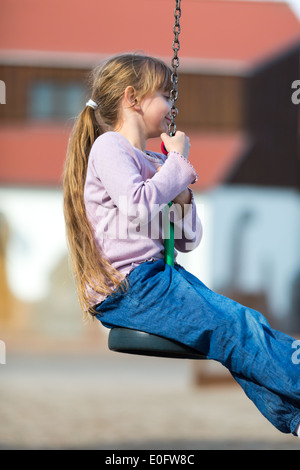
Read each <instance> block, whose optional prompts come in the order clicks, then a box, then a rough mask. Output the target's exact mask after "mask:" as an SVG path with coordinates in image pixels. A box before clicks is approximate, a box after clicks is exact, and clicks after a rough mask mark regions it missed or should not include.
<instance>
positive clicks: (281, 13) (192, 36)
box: [0, 0, 300, 64]
mask: <svg viewBox="0 0 300 470" xmlns="http://www.w3.org/2000/svg"><path fill="white" fill-rule="evenodd" d="M174 5H175V1H174V0H126V1H124V0H110V1H99V0H85V1H83V2H81V1H74V0H51V1H50V0H47V1H41V0H26V1H24V0H2V1H1V39H0V52H1V50H2V55H3V54H4V52H5V51H6V53H8V55H10V56H11V57H13V55H14V54H16V52H17V51H19V53H20V52H21V51H22V56H20V55H19V58H20V60H21V59H22V58H23V60H24V58H25V57H26V54H24V51H31V52H32V51H35V52H36V51H41V52H42V53H43V54H40V58H42V59H45V58H46V57H47V53H48V54H50V53H56V55H55V54H54V55H52V56H51V54H50V56H49V57H52V60H55V57H56V58H58V57H59V53H65V54H66V56H65V57H66V58H67V57H68V56H69V58H70V57H71V56H72V54H75V55H76V54H86V53H90V54H95V55H110V54H115V53H118V52H125V51H136V50H143V51H144V52H145V53H147V54H151V55H157V56H161V57H166V58H169V57H170V56H171V52H172V50H171V49H172V40H173V32H172V30H173V24H174ZM181 24H182V30H181V35H180V42H181V49H180V56H181V58H182V64H184V63H187V64H189V60H188V59H189V58H192V59H201V60H209V61H212V60H213V61H215V60H218V61H233V62H234V61H238V62H242V63H248V64H249V63H252V62H257V61H260V60H261V59H263V58H265V57H267V56H270V55H272V54H274V53H278V52H279V51H282V50H284V49H285V48H286V47H289V46H290V45H291V44H294V43H295V41H298V42H299V39H300V24H299V21H298V19H297V17H296V16H295V14H294V13H293V11H292V10H291V9H290V7H289V6H288V5H287V4H286V3H284V2H280V3H273V2H272V3H271V2H256V1H255V2H253V1H241V2H239V1H227V0H197V1H192V0H184V1H183V2H182V17H181ZM4 55H5V54H4ZM31 57H33V56H31ZM29 59H30V55H29ZM0 60H1V56H0Z"/></svg>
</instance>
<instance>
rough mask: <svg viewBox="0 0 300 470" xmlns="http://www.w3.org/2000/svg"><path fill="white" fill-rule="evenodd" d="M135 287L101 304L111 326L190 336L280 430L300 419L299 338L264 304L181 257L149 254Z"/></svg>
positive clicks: (187, 340)
mask: <svg viewBox="0 0 300 470" xmlns="http://www.w3.org/2000/svg"><path fill="white" fill-rule="evenodd" d="M128 280H129V289H127V290H126V291H125V292H114V293H113V294H112V295H110V296H109V297H107V298H106V299H105V301H104V302H102V303H101V304H99V305H98V306H97V312H98V313H97V315H96V316H97V318H98V319H99V320H100V321H101V322H102V324H103V325H104V326H106V327H108V328H111V327H113V326H123V327H126V328H133V329H137V330H142V331H145V332H148V333H153V334H157V335H160V336H164V337H166V338H170V339H173V340H176V341H179V342H181V343H184V344H186V345H187V346H190V347H192V348H194V349H197V350H198V351H200V352H202V353H203V354H205V355H206V356H207V358H208V359H213V360H216V361H218V362H220V363H221V364H223V365H224V366H225V367H226V368H227V369H228V370H229V371H230V372H231V374H232V376H233V377H234V378H235V380H236V381H237V382H238V383H239V384H240V385H241V386H242V388H243V389H244V391H245V393H246V394H247V396H248V397H249V398H250V399H251V400H252V401H253V403H254V404H255V405H256V406H257V408H258V409H259V410H260V412H261V413H262V414H263V415H264V416H265V417H266V418H267V419H268V420H269V421H270V422H271V423H272V424H273V425H274V426H275V427H276V428H277V429H279V430H280V431H282V432H285V433H293V434H295V431H296V428H297V425H298V423H299V422H300V364H295V363H294V362H295V361H293V360H292V355H293V352H294V350H293V347H292V344H293V342H294V341H295V340H294V339H293V338H291V337H289V336H287V335H285V334H283V333H280V332H279V331H276V330H273V329H272V328H271V327H270V325H269V324H268V322H267V321H266V319H265V318H264V317H263V316H262V315H261V314H260V313H259V312H257V311H255V310H252V309H250V308H247V307H244V306H243V305H240V304H239V303H237V302H235V301H233V300H231V299H228V298H226V297H224V296H222V295H219V294H216V293H214V292H213V291H211V290H210V289H209V288H208V287H206V286H205V285H204V284H203V283H202V282H201V281H200V280H199V279H197V278H196V277H195V276H193V275H192V274H190V273H189V272H187V271H186V270H185V269H184V268H182V267H181V266H179V265H175V267H174V268H172V267H170V266H168V265H165V263H164V261H163V260H159V261H155V262H152V261H147V262H145V263H142V264H141V265H139V266H138V267H136V268H135V269H134V270H133V271H132V272H131V273H130V274H129V276H128Z"/></svg>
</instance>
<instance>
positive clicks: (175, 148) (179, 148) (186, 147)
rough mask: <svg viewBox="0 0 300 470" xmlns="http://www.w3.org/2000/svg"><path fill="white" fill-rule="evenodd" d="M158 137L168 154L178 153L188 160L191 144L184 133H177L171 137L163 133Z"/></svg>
mask: <svg viewBox="0 0 300 470" xmlns="http://www.w3.org/2000/svg"><path fill="white" fill-rule="evenodd" d="M160 137H161V140H162V141H163V143H164V145H165V148H166V150H167V151H168V152H178V153H180V154H181V155H183V156H184V158H186V159H188V158H189V153H190V146H191V144H190V139H189V138H188V136H186V135H185V133H184V132H181V131H177V132H176V134H175V135H174V136H173V137H170V136H169V135H168V134H166V133H165V132H163V133H162V134H161V136H160Z"/></svg>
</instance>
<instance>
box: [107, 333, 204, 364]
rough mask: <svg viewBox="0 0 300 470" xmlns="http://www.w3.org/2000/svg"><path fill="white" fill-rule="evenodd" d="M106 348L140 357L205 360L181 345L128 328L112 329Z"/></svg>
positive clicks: (199, 354) (192, 350) (200, 355)
mask: <svg viewBox="0 0 300 470" xmlns="http://www.w3.org/2000/svg"><path fill="white" fill-rule="evenodd" d="M108 347H109V349H110V350H111V351H116V352H120V353H127V354H138V355H142V356H156V357H168V358H174V359H206V357H205V356H204V355H203V354H201V353H199V352H198V351H196V350H195V349H192V348H189V347H188V346H185V345H184V344H182V343H178V342H177V341H173V340H170V339H167V338H163V337H162V336H157V335H154V334H152V333H145V332H144V331H139V330H133V329H130V328H120V327H115V328H112V329H111V330H110V332H109V335H108Z"/></svg>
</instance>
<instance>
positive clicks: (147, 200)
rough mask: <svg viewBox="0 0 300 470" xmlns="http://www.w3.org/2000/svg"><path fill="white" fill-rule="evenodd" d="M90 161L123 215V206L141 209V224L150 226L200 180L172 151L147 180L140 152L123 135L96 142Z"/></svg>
mask: <svg viewBox="0 0 300 470" xmlns="http://www.w3.org/2000/svg"><path fill="white" fill-rule="evenodd" d="M90 161H91V165H92V169H93V171H94V174H95V176H96V177H97V178H99V179H100V180H101V182H102V184H103V185H104V187H105V189H106V191H107V193H108V195H109V197H110V198H111V199H112V201H113V203H114V204H115V205H116V206H117V207H118V208H119V210H120V211H121V212H122V211H123V205H124V206H126V210H127V207H128V208H130V207H135V208H137V207H138V212H137V214H138V219H139V223H141V224H146V223H148V222H149V220H151V218H152V217H154V216H155V215H156V214H157V213H158V212H159V210H161V209H162V207H163V206H164V205H166V204H168V202H169V201H172V200H173V199H174V198H175V197H176V196H177V195H178V194H179V193H180V192H182V191H183V190H184V189H185V188H186V187H187V186H188V185H189V184H191V183H193V182H194V181H195V180H196V178H197V175H196V173H195V170H194V169H193V167H192V166H191V164H190V163H189V162H188V161H187V160H186V159H185V158H184V157H183V156H182V155H180V154H178V153H176V152H170V154H169V156H168V158H167V160H166V161H165V163H164V164H163V165H162V167H161V169H160V171H159V172H157V173H155V174H154V175H153V176H152V177H151V178H149V179H147V180H146V181H144V180H143V178H142V175H141V161H140V158H139V156H138V154H137V152H136V151H135V149H134V148H133V147H132V146H131V145H130V144H129V142H128V141H126V139H125V138H123V136H121V135H118V134H116V133H114V132H108V133H106V134H103V135H102V136H101V137H100V138H98V139H97V140H96V142H95V143H94V146H93V148H92V151H91V155H90ZM123 203H124V204H123ZM135 213H136V212H135Z"/></svg>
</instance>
